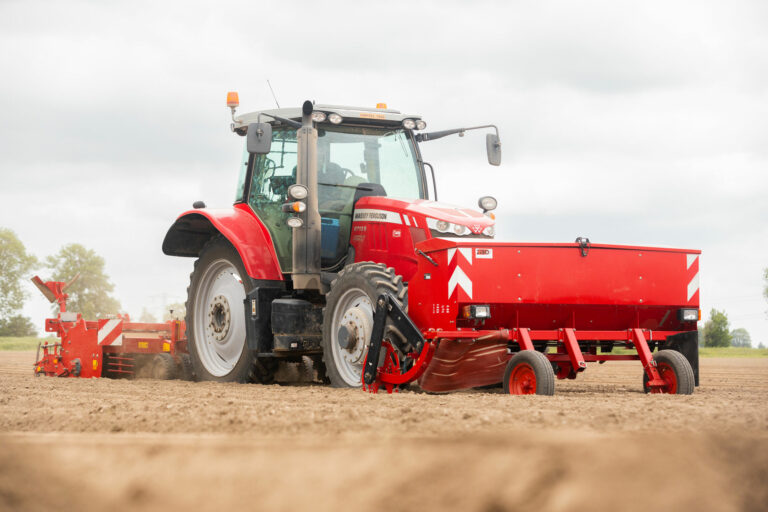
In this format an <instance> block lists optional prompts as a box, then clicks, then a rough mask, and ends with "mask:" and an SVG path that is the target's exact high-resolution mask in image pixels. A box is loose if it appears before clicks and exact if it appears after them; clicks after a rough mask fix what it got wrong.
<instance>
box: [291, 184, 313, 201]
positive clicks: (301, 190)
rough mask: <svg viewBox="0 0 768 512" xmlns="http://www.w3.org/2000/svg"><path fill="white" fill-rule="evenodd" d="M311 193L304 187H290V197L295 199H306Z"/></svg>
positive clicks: (296, 185)
mask: <svg viewBox="0 0 768 512" xmlns="http://www.w3.org/2000/svg"><path fill="white" fill-rule="evenodd" d="M308 194H309V191H308V190H307V187H305V186H304V185H298V184H295V185H291V186H290V187H288V195H289V196H291V197H292V198H293V199H306V198H307V195H308Z"/></svg>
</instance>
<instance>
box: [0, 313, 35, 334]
mask: <svg viewBox="0 0 768 512" xmlns="http://www.w3.org/2000/svg"><path fill="white" fill-rule="evenodd" d="M0 336H14V337H23V336H37V329H35V324H33V323H32V320H30V319H29V318H27V317H25V316H21V315H16V316H12V317H10V318H5V319H2V320H0Z"/></svg>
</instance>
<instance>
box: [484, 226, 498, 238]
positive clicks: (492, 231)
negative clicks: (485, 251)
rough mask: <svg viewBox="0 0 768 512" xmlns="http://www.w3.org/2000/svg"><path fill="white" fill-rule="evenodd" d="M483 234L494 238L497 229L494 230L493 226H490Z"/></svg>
mask: <svg viewBox="0 0 768 512" xmlns="http://www.w3.org/2000/svg"><path fill="white" fill-rule="evenodd" d="M483 234H484V235H485V236H493V235H495V234H496V228H494V227H493V226H488V227H487V228H485V229H484V230H483Z"/></svg>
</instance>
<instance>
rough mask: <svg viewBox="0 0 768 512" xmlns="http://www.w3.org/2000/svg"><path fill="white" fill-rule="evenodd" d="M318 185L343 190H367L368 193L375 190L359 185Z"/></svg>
mask: <svg viewBox="0 0 768 512" xmlns="http://www.w3.org/2000/svg"><path fill="white" fill-rule="evenodd" d="M317 184H318V185H324V186H326V187H343V188H353V189H355V190H365V191H367V192H372V191H373V189H372V188H370V187H361V186H359V185H342V184H341V183H320V182H319V181H318V182H317Z"/></svg>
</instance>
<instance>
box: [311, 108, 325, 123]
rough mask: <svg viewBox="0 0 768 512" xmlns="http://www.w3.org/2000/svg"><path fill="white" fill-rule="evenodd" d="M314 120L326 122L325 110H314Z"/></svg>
mask: <svg viewBox="0 0 768 512" xmlns="http://www.w3.org/2000/svg"><path fill="white" fill-rule="evenodd" d="M312 120H313V121H314V122H316V123H324V122H325V112H320V111H317V110H316V111H314V112H312Z"/></svg>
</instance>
